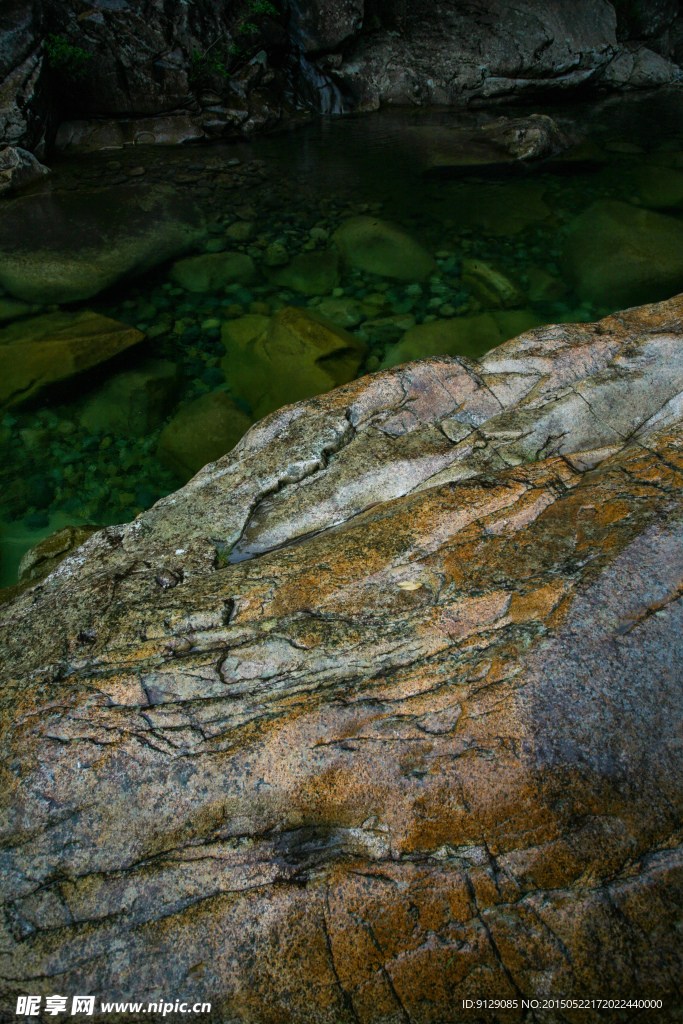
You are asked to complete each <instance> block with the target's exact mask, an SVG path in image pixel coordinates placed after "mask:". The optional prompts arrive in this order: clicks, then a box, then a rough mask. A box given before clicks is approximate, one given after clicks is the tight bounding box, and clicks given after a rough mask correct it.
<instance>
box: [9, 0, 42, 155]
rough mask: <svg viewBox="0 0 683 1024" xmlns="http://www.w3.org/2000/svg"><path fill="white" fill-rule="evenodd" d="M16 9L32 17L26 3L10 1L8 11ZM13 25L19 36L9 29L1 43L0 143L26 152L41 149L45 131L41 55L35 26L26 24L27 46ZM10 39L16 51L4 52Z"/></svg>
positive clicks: (15, 10) (10, 46) (31, 12)
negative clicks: (14, 43) (14, 59)
mask: <svg viewBox="0 0 683 1024" xmlns="http://www.w3.org/2000/svg"><path fill="white" fill-rule="evenodd" d="M20 12H21V13H24V14H27V15H28V17H29V19H30V20H32V15H33V11H31V8H30V5H27V4H14V5H12V7H11V8H10V14H17V13H20ZM4 13H5V12H4V11H3V14H4ZM36 20H37V19H36ZM4 27H5V26H3V28H4ZM15 27H19V28H20V31H19V33H17V35H18V36H19V39H18V40H17V38H16V35H15V33H13V32H12V31H11V30H10V31H9V32H7V34H6V35H4V39H3V42H4V43H5V41H8V42H9V46H8V47H7V48H6V49H5V48H4V52H3V54H2V57H3V58H4V59H3V60H2V61H1V64H2V72H4V77H3V80H2V82H0V143H1V144H3V145H9V146H19V147H21V148H22V149H28V150H29V151H30V152H33V151H34V150H37V149H40V150H41V151H42V150H44V144H45V134H46V121H47V101H46V97H45V92H44V89H41V72H42V69H43V61H44V57H43V55H42V53H41V52H40V47H39V46H38V45H37V44H38V43H39V38H38V29H37V26H36V25H33V26H31V27H29V26H27V34H26V39H25V41H26V43H28V47H27V46H25V45H23V46H22V45H21V42H22V41H21V35H22V34H23V33H22V32H21V27H20V26H15ZM13 37H14V38H13ZM12 42H19V49H18V53H17V52H15V53H11V52H10V53H9V54H8V53H7V49H9V50H10V51H11V50H12V49H13V47H12ZM31 44H33V45H31ZM5 45H6V43H5ZM31 51H32V52H31ZM8 57H9V60H8V59H7V58H8ZM13 57H14V58H18V63H16V64H15V63H14V61H13V59H12V58H13ZM8 65H9V66H8Z"/></svg>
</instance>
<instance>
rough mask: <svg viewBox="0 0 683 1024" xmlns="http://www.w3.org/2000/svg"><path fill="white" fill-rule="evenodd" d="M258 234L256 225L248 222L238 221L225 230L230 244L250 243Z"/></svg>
mask: <svg viewBox="0 0 683 1024" xmlns="http://www.w3.org/2000/svg"><path fill="white" fill-rule="evenodd" d="M255 234H256V225H255V224H253V223H252V222H251V221H248V220H236V221H235V223H234V224H230V225H229V227H227V228H226V229H225V237H226V238H227V239H228V240H229V241H230V242H248V241H249V239H251V238H253V237H254V235H255Z"/></svg>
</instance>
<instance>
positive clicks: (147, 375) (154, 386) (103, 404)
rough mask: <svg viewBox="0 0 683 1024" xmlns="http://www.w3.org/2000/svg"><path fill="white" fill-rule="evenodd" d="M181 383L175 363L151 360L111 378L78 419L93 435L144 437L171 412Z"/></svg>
mask: <svg viewBox="0 0 683 1024" xmlns="http://www.w3.org/2000/svg"><path fill="white" fill-rule="evenodd" d="M178 385H179V373H178V367H177V366H176V364H175V363H172V362H171V361H170V360H168V359H147V360H145V361H144V362H143V363H141V364H140V366H136V367H135V368H134V369H132V370H126V371H125V372H123V373H118V374H116V376H114V377H112V378H111V379H110V380H108V381H107V382H106V384H104V385H103V386H102V387H101V388H99V389H98V390H97V391H96V392H95V393H94V394H93V395H91V396H90V397H89V398H88V399H87V400H86V401H85V403H84V405H83V408H82V409H81V411H80V413H79V415H78V419H79V421H80V423H81V426H83V427H85V428H86V430H88V431H89V432H90V433H91V434H109V433H113V434H119V435H124V436H125V435H128V436H135V437H143V436H144V435H146V434H149V433H151V431H153V430H156V429H157V427H159V426H160V425H161V423H162V421H163V420H164V419H165V417H166V416H167V415H168V413H169V412H170V410H171V406H172V405H173V402H174V401H175V398H176V395H177V392H178Z"/></svg>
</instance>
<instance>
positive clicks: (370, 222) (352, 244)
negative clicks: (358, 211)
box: [332, 216, 438, 281]
mask: <svg viewBox="0 0 683 1024" xmlns="http://www.w3.org/2000/svg"><path fill="white" fill-rule="evenodd" d="M332 240H333V241H334V242H335V243H336V245H337V249H338V250H339V254H340V256H341V257H342V260H343V261H344V262H345V263H346V264H347V265H348V266H350V267H355V268H356V269H358V270H364V271H366V272H368V273H371V274H379V275H380V276H381V277H391V278H396V279H397V280H399V281H424V280H426V279H427V278H428V277H429V276H430V275H431V274H435V273H436V272H437V270H438V265H437V263H436V260H435V259H434V258H433V257H432V256H430V254H429V253H428V252H427V251H426V250H425V249H423V247H422V246H421V245H420V244H419V243H418V242H416V241H415V240H414V239H413V238H411V237H410V235H408V234H406V232H405V231H402V230H401V228H398V227H395V226H394V225H393V224H389V223H387V222H386V221H383V220H380V219H379V217H365V216H362V217H350V218H349V219H348V220H345V221H343V222H342V224H341V225H340V227H338V228H337V230H336V231H335V232H334V234H333V236H332Z"/></svg>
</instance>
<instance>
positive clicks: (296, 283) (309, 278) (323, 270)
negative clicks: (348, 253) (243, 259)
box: [269, 251, 340, 295]
mask: <svg viewBox="0 0 683 1024" xmlns="http://www.w3.org/2000/svg"><path fill="white" fill-rule="evenodd" d="M269 276H270V280H271V282H272V283H273V284H276V285H279V286H280V287H281V288H291V289H292V290H293V291H295V292H299V293H300V294H301V295H327V294H329V292H331V291H332V289H333V288H336V287H337V285H338V284H339V280H340V276H339V257H338V255H337V253H336V252H326V251H323V252H302V253H299V254H298V255H297V256H295V257H294V259H293V260H291V261H290V262H289V263H288V264H287V265H286V266H284V267H282V268H281V269H278V270H275V271H271V273H270V275H269Z"/></svg>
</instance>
